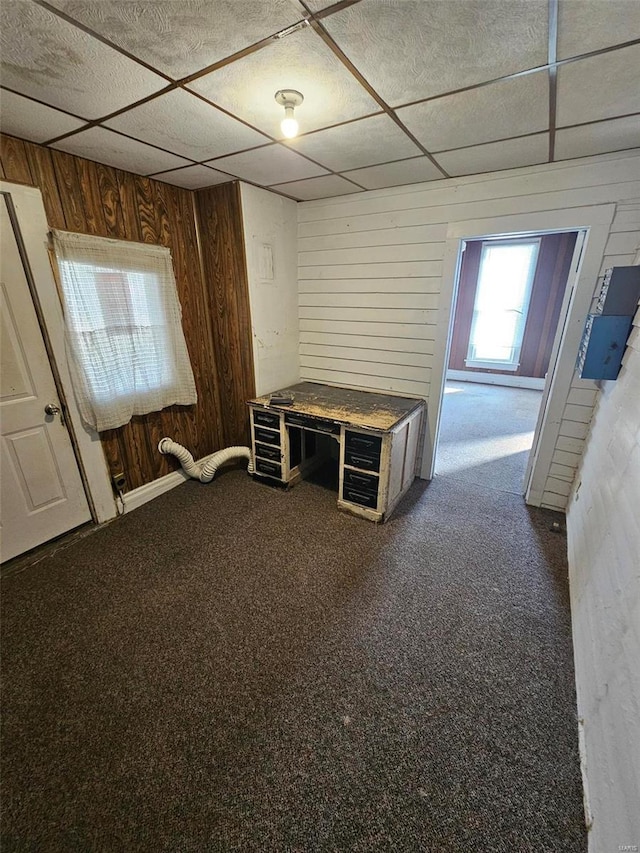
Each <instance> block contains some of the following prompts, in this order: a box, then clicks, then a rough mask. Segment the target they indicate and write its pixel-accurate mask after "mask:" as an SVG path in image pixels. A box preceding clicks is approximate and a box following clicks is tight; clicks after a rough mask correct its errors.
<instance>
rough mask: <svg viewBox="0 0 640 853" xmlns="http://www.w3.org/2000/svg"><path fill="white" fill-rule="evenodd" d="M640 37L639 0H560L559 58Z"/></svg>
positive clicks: (577, 54)
mask: <svg viewBox="0 0 640 853" xmlns="http://www.w3.org/2000/svg"><path fill="white" fill-rule="evenodd" d="M637 38H640V3H639V2H638V0H606V2H604V0H560V3H559V7H558V51H557V53H558V59H566V58H567V57H569V56H579V55H580V54H582V53H589V52H590V51H592V50H600V49H601V48H603V47H611V46H612V45H614V44H620V43H621V42H625V41H631V40H632V39H637Z"/></svg>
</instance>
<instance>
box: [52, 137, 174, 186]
mask: <svg viewBox="0 0 640 853" xmlns="http://www.w3.org/2000/svg"><path fill="white" fill-rule="evenodd" d="M52 148H59V149H60V150H61V151H67V152H68V153H69V154H77V156H78V157H86V158H87V159H88V160H96V161H97V162H98V163H106V164H107V165H108V166H115V167H116V168H118V169H126V170H127V171H129V172H135V173H136V174H137V175H150V174H152V173H153V172H162V171H165V170H166V169H175V168H177V167H178V166H184V165H186V164H187V163H188V161H187V160H184V159H183V158H182V157H176V156H175V155H173V154H167V153H165V152H164V151H159V150H158V149H157V148H152V147H151V146H150V145H145V144H144V143H143V142H136V140H135V139H129V138H128V137H127V136H120V134H118V133H114V132H113V131H111V130H106V129H105V128H104V127H92V128H91V129H90V130H82V131H80V133H76V134H74V136H69V137H67V139H62V140H60V142H56V143H54V145H52Z"/></svg>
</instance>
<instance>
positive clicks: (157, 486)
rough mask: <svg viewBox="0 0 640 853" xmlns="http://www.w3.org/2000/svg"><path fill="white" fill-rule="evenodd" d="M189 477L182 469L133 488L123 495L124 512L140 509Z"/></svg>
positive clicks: (202, 460)
mask: <svg viewBox="0 0 640 853" xmlns="http://www.w3.org/2000/svg"><path fill="white" fill-rule="evenodd" d="M213 455H214V454H213V453H210V454H209V455H208V456H203V458H202V459H199V460H198V461H199V462H208V461H209V459H211V457H212V456H213ZM189 479H191V478H190V477H189V475H188V474H185V473H184V471H183V470H182V469H180V470H179V471H172V472H171V474H165V476H164V477H158V479H157V480H154V481H153V482H152V483H145V485H144V486H139V487H138V488H137V489H132V490H131V491H130V492H127V493H126V494H125V495H124V496H123V503H124V512H125V513H126V512H132V511H133V510H134V509H138V507H140V506H143V505H144V504H146V503H148V502H149V501H152V500H153V499H154V498H157V497H160V495H163V494H164V493H165V492H168V491H170V490H171V489H175V487H176V486H181V485H182V484H183V483H184V482H185V481H186V480H189Z"/></svg>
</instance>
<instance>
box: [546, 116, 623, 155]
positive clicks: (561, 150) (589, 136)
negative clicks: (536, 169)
mask: <svg viewBox="0 0 640 853" xmlns="http://www.w3.org/2000/svg"><path fill="white" fill-rule="evenodd" d="M638 145H640V115H636V116H629V117H627V118H618V119H612V120H611V121H600V122H597V124H586V125H581V126H580V127H568V128H566V129H565V130H558V131H557V132H556V153H555V156H556V160H566V159H568V158H570V157H589V156H591V155H592V154H605V153H606V152H607V151H621V150H622V149H624V148H637V147H638Z"/></svg>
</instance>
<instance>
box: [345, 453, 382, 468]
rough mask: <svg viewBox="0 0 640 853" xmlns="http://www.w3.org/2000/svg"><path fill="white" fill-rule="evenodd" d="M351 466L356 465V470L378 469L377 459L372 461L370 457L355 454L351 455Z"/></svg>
mask: <svg viewBox="0 0 640 853" xmlns="http://www.w3.org/2000/svg"><path fill="white" fill-rule="evenodd" d="M349 464H350V465H355V466H356V468H377V467H378V461H377V459H371V458H370V457H368V456H356V454H355V453H350V454H349Z"/></svg>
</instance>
